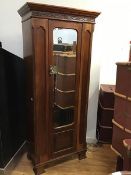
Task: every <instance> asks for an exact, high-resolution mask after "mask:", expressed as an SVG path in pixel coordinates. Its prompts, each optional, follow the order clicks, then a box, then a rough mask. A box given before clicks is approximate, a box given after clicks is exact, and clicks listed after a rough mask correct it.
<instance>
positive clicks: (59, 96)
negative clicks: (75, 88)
mask: <svg viewBox="0 0 131 175" xmlns="http://www.w3.org/2000/svg"><path fill="white" fill-rule="evenodd" d="M55 104H56V105H57V106H59V107H61V108H70V107H74V105H75V92H69V93H64V92H60V91H58V90H57V89H55Z"/></svg>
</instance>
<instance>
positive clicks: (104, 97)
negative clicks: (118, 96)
mask: <svg viewBox="0 0 131 175" xmlns="http://www.w3.org/2000/svg"><path fill="white" fill-rule="evenodd" d="M114 91H115V85H107V84H101V85H100V93H99V101H100V103H101V105H102V106H103V108H114Z"/></svg>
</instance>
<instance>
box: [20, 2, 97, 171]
mask: <svg viewBox="0 0 131 175" xmlns="http://www.w3.org/2000/svg"><path fill="white" fill-rule="evenodd" d="M18 12H19V14H20V15H21V17H22V28H23V47H24V60H25V64H26V77H27V79H26V85H27V96H26V97H27V98H26V106H27V117H28V133H29V134H28V141H29V145H30V149H29V154H28V156H29V157H30V158H31V159H32V160H33V162H34V171H35V173H36V174H40V173H42V172H43V171H44V169H45V168H46V167H48V166H50V165H52V164H56V163H58V162H62V161H63V160H65V159H67V158H69V157H72V156H75V155H76V156H78V157H79V159H82V158H85V156H86V149H87V148H86V126H87V107H88V91H89V78H90V62H91V44H92V34H93V30H94V24H95V18H96V17H97V16H98V15H99V13H97V12H91V11H83V10H78V9H72V8H65V7H58V6H50V5H44V4H36V3H26V4H25V5H24V6H23V7H22V8H21V9H19V11H18Z"/></svg>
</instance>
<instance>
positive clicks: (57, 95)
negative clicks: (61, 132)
mask: <svg viewBox="0 0 131 175" xmlns="http://www.w3.org/2000/svg"><path fill="white" fill-rule="evenodd" d="M76 48H77V31H76V30H74V29H64V28H55V29H54V30H53V65H51V67H50V73H51V74H53V77H54V81H53V82H54V87H53V94H54V103H53V127H54V128H57V127H61V126H64V125H69V124H72V123H73V122H74V107H75V83H76V82H75V81H76Z"/></svg>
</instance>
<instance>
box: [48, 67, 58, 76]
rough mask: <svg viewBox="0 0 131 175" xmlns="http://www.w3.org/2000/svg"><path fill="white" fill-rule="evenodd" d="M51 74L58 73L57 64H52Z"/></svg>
mask: <svg viewBox="0 0 131 175" xmlns="http://www.w3.org/2000/svg"><path fill="white" fill-rule="evenodd" d="M49 73H50V75H56V74H57V73H58V70H57V66H55V65H50V71H49Z"/></svg>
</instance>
